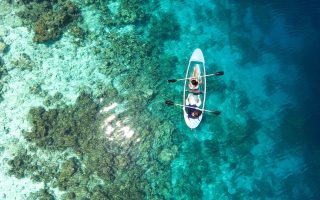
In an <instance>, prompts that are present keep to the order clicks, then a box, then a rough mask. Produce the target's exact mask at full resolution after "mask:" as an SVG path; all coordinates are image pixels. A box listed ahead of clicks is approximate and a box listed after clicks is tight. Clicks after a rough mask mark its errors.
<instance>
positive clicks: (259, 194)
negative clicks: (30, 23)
mask: <svg viewBox="0 0 320 200" xmlns="http://www.w3.org/2000/svg"><path fill="white" fill-rule="evenodd" d="M78 3H79V2H78ZM199 4H200V5H199ZM79 5H80V6H81V8H82V13H83V15H84V21H83V22H82V23H83V26H82V27H84V29H85V30H87V29H88V30H90V31H92V33H91V36H90V38H91V40H89V41H85V42H84V43H83V44H82V47H81V48H80V47H77V50H78V51H79V53H75V54H70V55H69V53H70V52H71V50H69V49H73V48H72V45H71V42H70V40H69V37H68V36H63V37H62V38H61V41H62V42H61V43H59V41H58V42H56V43H54V44H53V45H51V46H50V45H49V46H45V47H44V45H34V46H33V47H34V48H35V50H34V51H32V52H33V53H32V56H33V59H34V60H37V58H38V57H39V55H40V54H41V52H42V51H43V52H48V51H53V50H54V52H55V53H56V55H58V54H64V55H65V57H66V59H65V60H64V61H63V62H60V61H61V60H60V59H61V57H59V56H56V57H54V56H50V54H49V55H47V54H44V55H45V56H44V58H46V59H48V58H49V59H51V60H50V62H47V63H46V62H45V61H43V62H45V63H46V64H45V65H39V66H45V67H44V68H45V69H46V70H45V71H41V67H39V68H40V69H36V70H34V71H36V73H35V72H34V71H33V72H28V71H22V72H20V71H17V70H16V71H15V70H11V71H10V70H9V71H10V75H11V76H12V77H15V75H17V76H21V77H22V78H19V77H18V78H16V79H15V78H11V79H8V80H9V83H13V82H17V80H18V81H19V83H20V86H21V85H22V86H25V85H26V86H29V85H28V82H30V79H31V80H33V79H32V77H34V74H36V75H37V76H36V77H38V76H39V77H40V78H39V79H42V80H44V81H42V87H43V88H46V89H47V90H48V91H49V93H52V94H54V92H55V91H60V92H61V93H62V94H63V95H65V96H66V97H65V98H66V99H67V100H65V101H66V102H67V104H71V102H72V103H74V99H75V98H76V97H77V96H78V95H79V93H80V92H79V91H80V90H81V89H83V88H85V90H86V87H89V88H90V89H91V90H93V91H92V93H93V94H95V96H99V93H101V91H100V88H104V87H106V86H108V85H109V84H110V82H109V81H111V82H112V84H113V86H114V88H116V89H117V90H118V93H119V94H120V95H119V96H121V95H122V96H121V98H120V97H117V98H114V99H112V100H111V99H110V98H109V99H110V102H113V101H114V102H118V103H119V102H121V101H123V102H126V101H128V102H129V103H127V104H126V103H123V105H121V106H118V108H119V107H121V108H119V110H118V111H117V112H119V113H120V112H123V110H126V109H127V113H130V114H128V115H127V116H126V115H124V114H121V113H120V114H117V115H116V116H117V117H118V115H120V117H119V118H115V119H116V122H115V121H114V122H111V123H109V122H106V121H104V122H105V123H106V126H108V127H112V128H115V131H119V130H121V131H122V129H121V128H117V125H116V124H117V122H119V123H120V124H122V123H123V124H124V125H126V126H125V127H130V130H131V128H132V129H133V130H134V131H135V134H134V137H133V138H132V139H126V140H120V142H119V143H121V145H120V147H118V146H117V144H118V143H116V144H113V143H112V141H113V140H116V139H114V138H116V137H115V135H116V134H114V135H113V134H111V135H109V136H108V137H109V138H112V137H114V138H113V139H112V140H111V139H110V140H108V146H109V145H110V146H111V147H113V146H116V147H114V148H115V149H111V150H112V151H114V152H118V153H119V155H125V158H123V160H126V158H127V156H128V157H132V161H131V162H129V161H128V163H129V164H128V166H126V167H128V168H124V169H125V170H123V171H130V170H132V171H134V170H136V171H138V172H136V171H135V173H136V174H138V175H136V174H135V175H132V174H130V173H129V175H128V174H126V173H124V172H122V169H120V170H117V169H116V168H112V167H110V168H112V170H113V171H111V172H110V174H112V176H115V177H116V178H115V179H114V180H113V181H114V182H113V183H114V184H115V185H116V186H115V187H114V188H115V190H120V189H119V188H129V189H128V190H123V191H121V193H120V194H118V193H116V194H117V195H119V196H115V195H114V196H113V195H112V194H114V193H113V192H114V191H113V190H112V189H110V188H109V187H106V188H104V187H102V188H103V189H105V192H106V193H108V195H106V196H107V197H108V198H110V199H116V198H120V199H121V198H128V195H129V197H130V194H131V195H132V196H131V198H132V199H138V198H142V197H143V198H149V199H318V198H319V196H320V194H319V191H320V190H319V185H320V183H319V180H320V177H319V176H320V172H319V169H320V166H319V159H320V155H319V153H320V151H319V144H318V143H319V137H320V136H319V125H318V119H319V117H320V116H319V113H320V110H319V107H320V106H319V102H318V101H317V99H318V97H319V96H320V90H319V87H318V84H319V81H318V80H319V78H318V74H319V73H318V72H319V63H320V62H319V56H318V50H319V44H320V43H319V37H318V35H319V22H320V20H319V15H320V14H319V8H320V6H319V5H317V2H316V1H308V2H303V3H301V2H300V1H282V2H281V3H278V2H269V1H260V3H256V2H254V1H252V2H248V3H238V2H235V1H220V2H216V1H201V3H199V2H197V1H159V2H154V3H152V4H151V5H150V7H153V9H154V10H153V14H154V15H155V16H160V17H161V16H163V15H164V16H166V17H164V18H165V19H167V20H168V18H169V19H174V20H172V21H173V22H172V21H170V20H168V21H169V22H171V23H172V24H174V21H176V22H177V23H178V24H179V27H180V29H178V28H177V27H176V26H174V25H173V27H174V28H172V27H171V26H164V25H162V26H163V27H160V30H161V29H162V30H166V32H161V31H159V30H158V32H157V31H154V32H152V31H150V30H148V28H147V27H148V26H150V24H151V22H149V21H147V22H146V23H147V25H136V26H135V27H134V28H133V29H135V28H137V29H142V30H141V32H142V33H144V31H146V32H148V31H149V32H151V33H152V34H154V37H155V38H153V39H154V40H155V39H156V37H158V38H159V37H160V40H159V41H160V42H159V43H156V42H155V43H156V45H159V46H161V50H159V51H158V52H159V55H154V54H151V56H152V57H156V56H159V57H156V59H155V60H158V59H162V58H163V57H169V56H175V57H176V58H173V59H171V60H170V59H169V61H168V60H165V61H166V62H164V63H162V65H159V66H158V65H156V66H157V69H155V68H154V67H150V66H152V64H153V63H152V62H151V64H150V63H149V60H148V59H147V57H148V56H150V55H149V54H148V53H146V54H143V55H144V56H145V57H146V59H145V58H140V60H143V61H141V62H140V61H137V60H139V59H136V58H135V57H134V56H127V54H125V53H123V51H125V52H131V51H137V50H136V49H135V50H131V49H130V47H131V46H129V45H130V44H131V43H129V42H128V43H124V44H126V45H128V46H120V48H119V46H117V44H118V43H116V42H115V45H112V42H111V45H110V43H109V40H110V38H112V36H105V35H107V32H108V31H107V30H108V29H109V28H110V27H112V26H111V25H109V24H108V25H106V24H104V23H105V21H107V20H106V19H104V17H103V7H104V4H103V3H101V2H97V3H95V4H91V5H90V6H88V5H83V4H81V3H79ZM117 5H118V4H117V3H114V4H110V5H109V8H110V7H112V8H113V9H114V8H116V7H117ZM95 6H96V7H95ZM149 12H150V11H149ZM163 12H169V13H171V14H168V15H165V14H163ZM104 20H105V21H104ZM6 22H7V21H6ZM9 22H10V21H9ZM142 24H143V23H142ZM148 24H149V25H148ZM2 25H3V24H2ZM6 25H8V26H10V23H8V24H6ZM129 25H130V24H129ZM19 26H21V25H19ZM105 27H106V28H105ZM124 27H125V28H124ZM124 27H120V28H119V27H115V28H114V27H113V28H114V29H115V30H116V31H118V32H116V35H117V34H119V35H120V34H123V33H126V32H130V30H131V31H132V27H130V26H124ZM8 32H9V33H11V32H10V31H8ZM144 34H146V35H147V33H144ZM3 35H4V36H2V37H3V38H4V40H5V42H7V43H10V42H11V41H12V40H13V39H12V38H14V37H15V36H14V35H13V34H11V35H5V34H3ZM66 35H67V34H66ZM144 37H145V36H144ZM150 37H151V38H152V35H151V36H150ZM128 38H129V37H128ZM128 38H125V39H128ZM28 40H29V42H28ZM30 40H31V39H30V38H28V39H26V42H25V43H22V47H24V48H26V49H29V48H30ZM128 40H129V41H130V42H131V41H132V43H133V44H135V42H136V41H135V40H134V39H133V40H130V39H128ZM71 41H72V40H71ZM103 41H106V42H105V43H104V42H103ZM73 42H74V41H73ZM157 42H158V41H157ZM151 43H152V42H151ZM14 44H15V43H14V42H12V45H11V49H10V51H9V52H8V53H7V55H6V54H4V55H3V58H4V60H5V62H6V63H10V62H12V60H10V59H11V57H10V55H11V54H14V55H15V52H14V51H16V52H17V53H16V55H17V54H18V52H19V50H18V49H19V48H16V47H15V45H14ZM121 44H122V43H121ZM68 45H69V46H70V48H69V47H68V48H67V49H65V47H66V46H68ZM153 45H155V44H153ZM162 45H163V46H162ZM94 46H95V47H97V48H101V49H109V48H110V49H116V50H115V51H114V52H115V53H116V54H117V55H118V56H119V57H120V59H122V56H123V59H122V60H121V61H122V62H123V63H125V66H126V67H122V65H116V64H117V61H114V65H111V66H112V68H114V70H115V71H116V72H115V73H114V72H110V71H108V72H106V73H99V72H101V71H99V72H97V70H96V69H97V67H96V66H100V67H101V66H103V65H104V64H103V62H110V57H107V58H105V57H104V54H108V52H106V53H102V54H99V53H97V54H94V55H95V56H93V54H92V52H91V51H93V50H92V49H94ZM91 47H92V48H91ZM195 48H201V49H202V50H203V52H204V56H205V59H206V63H207V73H213V72H215V71H220V70H224V71H225V75H224V76H223V77H213V78H208V79H207V85H208V88H207V90H208V96H207V106H206V107H207V109H218V110H221V111H222V115H221V116H219V117H216V116H212V115H210V114H206V115H205V116H204V119H203V122H202V124H201V126H200V127H199V128H198V129H196V130H193V131H191V130H188V129H187V126H186V125H185V124H184V121H183V117H182V115H181V114H182V112H181V109H180V108H171V107H165V106H164V105H162V104H161V105H160V106H159V102H162V101H163V100H164V99H166V98H171V99H172V100H174V101H176V102H182V99H181V98H182V89H183V88H182V87H183V86H182V84H181V83H180V84H179V83H176V84H173V85H167V84H166V79H168V78H171V77H184V73H185V70H186V66H187V63H188V59H189V57H190V55H191V53H192V51H193V50H194V49H195ZM122 49H124V50H122ZM59 51H61V52H60V53H59ZM8 54H9V55H8ZM41 55H42V54H41ZM74 55H77V57H73V56H74ZM139 55H140V54H139ZM52 57H53V58H52ZM74 58H76V59H74ZM39 60H40V61H41V59H39ZM37 61H38V60H37ZM40 61H39V62H40ZM136 62H138V66H141V68H142V66H143V67H144V68H143V69H144V70H141V68H139V67H137V65H136ZM53 63H54V64H53ZM56 63H59V64H56ZM7 65H9V64H7ZM128 66H129V67H128ZM130 66H135V67H137V69H136V71H137V72H136V71H135V70H132V69H130ZM131 68H132V67H131ZM149 68H150V69H149ZM118 69H119V71H117V70H118ZM37 70H38V71H37ZM28 73H29V75H28ZM33 73H34V74H33ZM39 73H40V74H43V75H42V76H41V75H39ZM46 73H47V74H46ZM130 73H132V74H133V75H132V76H130V75H129V74H130ZM154 73H155V74H156V75H154ZM159 74H162V75H163V77H159ZM134 76H139V77H141V79H139V81H141V83H142V84H140V83H139V82H136V81H135V79H133V78H132V77H134ZM24 77H27V78H24ZM152 79H153V81H154V82H153V81H152ZM6 80H7V79H6ZM122 80H129V81H127V82H125V81H122ZM145 80H147V81H145ZM9 83H8V86H7V85H5V87H8V88H10V89H11V90H12V91H15V88H16V87H17V86H12V85H10V84H9ZM148 83H149V84H150V85H148ZM151 83H152V84H151ZM159 85H160V86H159ZM9 86H10V87H9ZM144 86H146V87H147V88H148V89H151V90H152V91H153V93H154V94H155V96H154V97H153V98H152V99H151V100H150V99H148V98H149V96H150V95H148V94H147V93H146V94H145V93H141V88H142V89H145V88H144ZM10 89H7V91H6V92H5V93H4V95H3V96H4V99H5V100H4V101H3V102H2V103H1V104H2V107H3V108H4V109H3V110H4V111H5V112H6V113H5V114H6V117H7V118H5V119H2V121H1V122H3V123H7V124H6V127H7V130H8V131H7V132H9V133H6V136H5V137H4V138H5V139H7V142H6V143H10V138H14V136H15V135H18V136H19V132H20V131H21V129H20V128H19V127H20V126H22V129H27V127H28V126H27V125H25V124H26V122H25V120H24V117H23V116H24V115H26V113H27V110H28V109H29V108H30V107H31V106H32V107H33V106H39V105H42V103H41V102H42V101H43V99H44V98H45V97H46V96H44V95H42V96H41V95H38V96H37V97H36V98H34V96H32V95H30V94H28V92H23V91H21V93H19V96H18V98H22V99H23V98H25V101H22V100H19V101H21V102H24V103H22V108H25V109H26V111H23V112H22V111H19V113H23V114H22V115H21V117H20V118H19V119H20V121H23V122H24V125H19V120H18V119H16V117H14V114H11V113H10V109H6V108H8V107H10V108H11V110H14V111H15V112H17V110H15V109H14V108H15V107H17V106H16V105H19V104H21V102H19V101H17V103H15V104H14V103H10V102H12V100H10V97H12V96H13V95H12V94H11V93H14V92H10ZM137 92H139V94H140V93H141V95H142V96H145V98H146V99H147V100H146V102H147V104H148V105H146V106H147V107H148V108H149V109H150V110H151V111H154V113H153V114H152V115H150V116H149V115H148V117H146V118H143V119H140V118H138V119H136V120H132V119H135V117H133V118H130V117H132V116H137V113H135V112H132V108H131V106H130V105H132V104H134V103H137V100H136V99H134V98H133V97H134V96H135V94H136V93H137ZM168 93H169V94H168ZM126 94H127V95H126ZM108 97H110V96H107V98H108ZM123 99H124V100H123ZM25 102H28V103H25ZM110 102H109V103H110ZM138 102H140V103H141V101H138ZM30 104H31V105H30ZM52 107H54V106H52ZM22 108H21V110H22ZM48 108H50V106H49V107H48ZM48 108H47V109H48ZM78 109H80V110H81V109H82V108H81V107H80V108H78ZM134 109H136V108H134ZM121 110H122V111H121ZM108 112H109V111H108ZM117 112H116V113H117ZM12 116H13V117H12ZM111 116H112V115H111ZM111 116H107V117H108V118H106V119H107V120H108V119H109V120H111V121H112V117H111ZM121 116H122V117H121ZM109 117H111V118H109ZM125 117H128V118H129V121H130V120H132V121H134V124H130V123H128V122H126V120H125V119H124V118H125ZM157 120H158V121H160V122H159V123H158V121H157ZM127 121H128V120H127ZM154 121H156V122H157V123H156V122H154ZM166 123H170V124H171V125H170V126H169V125H168V124H166ZM11 124H12V125H11ZM109 125H110V126H109ZM155 126H158V127H159V129H157V128H155ZM14 128H15V129H14ZM106 129H107V130H110V129H108V128H106ZM127 129H129V128H127ZM164 129H165V130H164ZM171 129H175V130H174V131H172V130H171ZM121 131H120V132H121ZM111 132H112V131H111ZM129 132H130V131H129ZM127 133H128V131H127ZM3 135H4V134H3ZM108 137H107V138H108ZM8 138H9V139H8ZM138 139H139V141H140V140H141V141H142V142H141V143H134V141H136V140H138ZM123 141H129V142H128V143H126V142H124V143H122V142H123ZM14 142H15V141H14ZM14 142H12V141H11V143H14ZM130 142H131V144H130ZM4 143H5V141H4V142H3V144H4ZM3 144H1V145H3ZM132 144H134V145H132ZM4 146H5V147H6V149H10V148H8V146H9V145H4ZM150 146H151V147H150ZM111 147H110V148H111ZM108 148H109V147H108ZM105 149H107V148H106V147H105ZM11 150H12V149H10V151H11ZM164 150H165V151H164ZM108 151H110V149H108ZM108 151H106V152H105V153H104V154H103V155H105V156H106V157H107V155H108ZM4 152H6V151H4ZM30 152H32V151H30ZM4 155H6V153H3V154H2V156H3V157H4ZM9 155H10V154H9ZM70 155H72V154H70ZM70 155H69V154H68V156H70ZM88 155H89V157H90V156H93V154H90V152H89V154H88ZM114 155H115V157H116V158H118V157H120V158H121V156H118V155H117V154H116V153H114ZM68 156H65V157H68ZM86 156H87V155H86V153H84V157H86ZM117 156H118V157H117ZM62 157H63V156H62ZM159 157H161V158H159ZM49 158H50V157H49ZM57 160H58V161H59V162H61V163H63V159H61V158H59V159H57ZM61 160H62V161H61ZM115 160H117V161H115V162H116V163H122V164H123V163H125V161H123V160H122V161H123V162H120V161H121V159H115ZM78 162H84V163H85V159H79V161H78ZM92 162H93V161H92ZM102 162H104V163H103V164H101V167H102V168H103V167H104V166H106V165H107V164H108V165H109V164H110V163H108V162H106V161H105V160H103V161H101V162H100V163H102ZM106 163H107V164H106ZM137 163H138V164H137ZM90 164H91V163H90ZM61 165H62V164H61ZM111 165H112V164H111ZM118 165H119V164H116V166H117V167H119V166H118ZM124 165H125V164H124ZM136 166H139V168H136ZM120 168H121V167H120ZM94 169H95V170H97V172H98V174H99V172H100V169H101V168H94ZM82 170H84V171H85V169H82ZM86 172H87V171H86ZM31 173H34V174H35V173H36V172H32V171H31ZM88 173H92V171H90V172H88ZM116 173H117V174H119V175H118V176H116V175H115V174H116ZM58 174H59V173H58ZM53 177H54V175H53ZM80 177H81V178H83V177H82V176H80ZM121 177H124V178H121ZM138 177H139V178H140V177H143V178H142V179H138ZM91 178H92V177H91ZM118 178H119V179H118ZM92 179H93V178H92ZM93 180H94V179H93ZM105 180H106V179H105ZM119 180H120V181H119ZM126 181H127V182H126ZM142 181H146V185H147V186H149V187H147V186H142V187H141V188H144V190H142V192H141V193H137V194H143V195H141V196H139V195H136V193H135V192H136V190H135V189H136V187H137V188H139V186H136V187H130V186H131V185H135V183H137V182H139V183H140V182H142ZM40 182H41V181H40ZM92 182H94V181H92ZM119 182H120V183H119ZM128 183H129V184H128ZM48 184H49V186H50V187H51V188H56V187H54V184H52V183H50V182H49V183H48ZM50 184H51V185H50ZM81 184H83V185H86V186H88V187H81V188H86V189H87V190H89V192H88V194H86V195H87V198H93V199H94V198H96V199H99V197H93V194H94V193H97V192H94V191H97V190H92V188H91V187H92V186H90V187H89V185H90V183H89V182H81ZM7 185H10V184H7ZM91 185H92V183H91ZM105 185H108V184H105ZM128 185H130V186H128ZM1 187H2V188H4V189H8V188H10V191H12V187H13V186H11V187H10V186H1ZM77 187H79V186H77ZM146 188H147V189H146ZM130 189H131V190H130ZM69 190H70V191H72V189H68V190H67V191H69ZM110 190H111V191H110ZM99 191H100V190H99ZM150 191H151V192H150ZM83 193H84V192H83ZM58 194H59V192H55V196H56V198H58V199H59V196H58ZM78 195H80V196H81V195H82V194H80V193H79V194H78V193H76V196H77V197H78ZM86 195H84V196H86ZM90 195H91V196H90ZM121 195H123V196H121ZM13 196H14V194H13V192H12V193H7V194H6V197H7V198H8V199H10V198H11V197H13ZM3 197H4V196H3ZM81 197H82V196H81ZM78 198H80V197H78ZM100 198H102V197H100ZM104 198H106V197H104ZM11 199H12V198H11ZM17 199H19V198H17ZM20 199H23V198H21V197H20Z"/></svg>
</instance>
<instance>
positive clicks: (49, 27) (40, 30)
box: [33, 1, 80, 42]
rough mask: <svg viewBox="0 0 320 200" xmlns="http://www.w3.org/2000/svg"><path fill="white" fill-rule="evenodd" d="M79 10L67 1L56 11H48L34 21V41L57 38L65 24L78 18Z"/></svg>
mask: <svg viewBox="0 0 320 200" xmlns="http://www.w3.org/2000/svg"><path fill="white" fill-rule="evenodd" d="M79 16H80V11H79V9H78V7H76V6H75V5H74V4H73V3H72V2H70V1H67V2H66V3H65V4H63V6H62V7H61V8H60V9H59V10H58V11H49V12H47V13H44V14H43V15H41V16H40V17H39V19H38V20H37V21H36V22H35V23H34V27H33V30H34V32H35V36H34V38H33V40H34V41H35V42H45V41H48V40H56V39H58V38H59V37H60V36H61V35H62V33H63V32H64V30H65V28H66V27H67V25H69V24H70V23H71V22H73V21H75V20H76V19H78V18H79Z"/></svg>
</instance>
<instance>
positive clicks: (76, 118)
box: [25, 94, 98, 150]
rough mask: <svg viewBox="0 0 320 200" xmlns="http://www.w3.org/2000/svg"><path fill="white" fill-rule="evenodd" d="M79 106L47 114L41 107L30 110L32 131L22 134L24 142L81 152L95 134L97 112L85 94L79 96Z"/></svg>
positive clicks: (53, 110) (54, 110)
mask: <svg viewBox="0 0 320 200" xmlns="http://www.w3.org/2000/svg"><path fill="white" fill-rule="evenodd" d="M78 102H79V103H78V106H77V107H67V108H65V109H64V110H59V109H52V110H48V111H46V110H45V109H44V108H42V107H39V108H34V109H32V110H30V117H31V122H32V124H33V128H32V131H31V132H26V133H25V137H26V139H27V140H30V141H34V142H35V143H36V145H38V146H40V147H45V148H47V149H53V150H64V149H66V148H68V147H70V148H74V149H78V148H81V145H82V144H83V143H85V141H86V140H87V139H88V138H87V137H90V135H91V134H92V132H95V131H96V127H94V126H93V124H94V122H95V120H96V114H97V112H98V109H97V105H96V104H95V103H94V102H93V101H92V99H90V98H89V96H88V95H86V94H82V95H80V96H79V98H78ZM79 108H81V109H79ZM79 124H81V126H79Z"/></svg>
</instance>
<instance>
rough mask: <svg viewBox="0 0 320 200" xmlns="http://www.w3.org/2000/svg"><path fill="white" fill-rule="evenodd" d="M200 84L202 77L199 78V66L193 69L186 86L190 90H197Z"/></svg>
mask: <svg viewBox="0 0 320 200" xmlns="http://www.w3.org/2000/svg"><path fill="white" fill-rule="evenodd" d="M201 84H202V77H200V74H199V65H197V66H195V67H194V68H193V72H192V76H191V79H190V82H189V85H188V86H189V88H190V89H191V90H196V89H198V88H199V85H201Z"/></svg>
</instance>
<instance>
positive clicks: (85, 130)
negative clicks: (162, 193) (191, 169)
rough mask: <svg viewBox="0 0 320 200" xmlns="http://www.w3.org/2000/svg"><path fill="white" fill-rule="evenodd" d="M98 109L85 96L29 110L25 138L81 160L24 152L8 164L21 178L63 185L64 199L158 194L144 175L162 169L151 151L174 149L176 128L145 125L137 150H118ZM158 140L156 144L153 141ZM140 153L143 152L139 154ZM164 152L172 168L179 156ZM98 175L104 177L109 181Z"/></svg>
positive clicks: (125, 197)
mask: <svg viewBox="0 0 320 200" xmlns="http://www.w3.org/2000/svg"><path fill="white" fill-rule="evenodd" d="M106 93H108V92H106ZM98 108H99V106H98V104H97V103H96V101H94V100H93V98H92V97H91V96H90V95H88V94H85V93H82V94H81V95H80V96H79V98H78V99H77V103H76V104H75V105H74V106H67V107H65V108H58V109H50V110H45V109H44V108H42V107H39V108H34V109H32V110H30V113H29V114H30V120H31V123H32V125H33V128H32V130H31V131H30V132H25V133H24V135H25V137H26V139H27V140H29V141H30V142H32V143H34V144H35V145H36V147H40V148H41V149H47V150H51V151H52V150H54V151H58V152H64V151H65V150H66V149H67V148H69V149H73V151H74V152H75V153H76V154H77V158H76V157H71V158H68V159H67V160H64V161H63V163H62V164H60V165H59V163H52V164H50V162H49V163H45V162H48V161H43V162H40V161H39V160H37V159H35V157H33V155H31V154H27V152H26V151H23V152H20V153H18V154H17V155H16V156H15V157H14V158H13V159H12V160H10V161H9V165H10V166H11V170H10V174H13V175H15V176H16V177H18V178H22V177H26V176H29V177H31V178H32V179H33V180H35V181H42V182H45V183H46V184H48V185H49V186H50V187H58V188H59V189H60V190H62V191H66V193H65V195H64V198H65V199H82V198H89V199H95V198H96V199H143V198H145V197H146V196H147V195H148V196H152V195H153V196H154V195H155V193H154V192H156V188H150V183H149V182H148V179H147V178H146V177H145V173H146V168H145V167H147V168H148V169H151V171H150V173H157V170H159V169H160V168H157V167H159V164H157V163H158V161H157V160H154V159H153V157H154V156H155V157H156V158H157V157H158V155H157V154H155V155H152V154H149V153H148V152H157V151H154V150H152V148H156V149H159V150H160V149H162V146H163V144H160V143H158V142H157V141H160V140H163V141H164V142H165V143H167V144H168V145H170V137H171V133H172V131H173V130H174V129H173V126H172V125H170V124H164V125H162V126H160V124H163V122H159V121H156V122H154V124H150V125H148V126H147V127H146V128H147V129H148V130H147V129H144V130H142V129H141V130H140V131H141V133H140V134H141V136H139V137H143V138H145V139H144V140H143V142H141V143H138V144H137V145H135V146H132V145H130V143H129V144H128V145H129V146H119V145H118V144H117V143H112V142H110V141H108V140H107V138H106V137H105V136H104V135H103V133H102V132H101V129H99V126H100V124H101V123H100V120H99V112H98ZM140 120H141V119H140ZM145 120H147V119H145ZM159 127H161V128H159ZM158 128H159V130H157V129H158ZM160 129H161V132H160ZM164 135H167V136H166V137H167V138H164V137H163V136H164ZM153 139H156V141H155V142H152V141H153ZM152 143H154V144H152ZM155 144H157V145H155ZM141 150H143V151H144V153H143V154H142V155H139V153H138V152H141ZM160 153H161V152H160V151H159V154H160ZM165 153H166V154H168V156H167V157H168V158H164V160H163V162H165V163H162V165H161V166H162V167H169V165H168V163H167V162H168V161H169V160H170V159H172V158H173V157H174V154H171V152H170V150H169V149H167V150H166V151H165ZM173 153H176V152H173ZM163 154H164V153H163ZM158 159H159V160H161V158H158ZM163 170H164V169H163ZM167 175H168V174H167ZM167 175H166V176H167ZM94 177H99V179H101V180H103V182H104V183H103V184H102V183H101V182H99V181H97V180H95V178H94ZM92 184H93V185H92ZM158 184H159V185H158V186H159V187H160V184H163V183H162V182H161V181H159V183H158ZM165 187H167V186H165ZM156 193H157V192H156Z"/></svg>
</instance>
